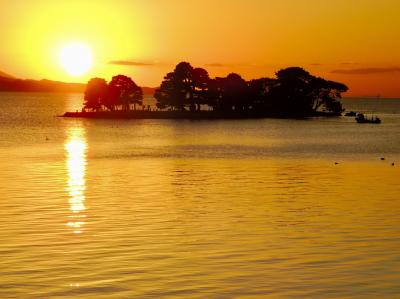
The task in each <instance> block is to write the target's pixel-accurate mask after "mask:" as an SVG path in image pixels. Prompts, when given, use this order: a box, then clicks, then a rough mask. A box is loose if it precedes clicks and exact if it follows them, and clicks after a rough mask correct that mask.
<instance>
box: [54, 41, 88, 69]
mask: <svg viewBox="0 0 400 299" xmlns="http://www.w3.org/2000/svg"><path fill="white" fill-rule="evenodd" d="M60 63H61V65H62V67H63V68H64V70H65V71H66V72H67V73H68V74H70V75H71V76H75V77H77V76H81V75H84V74H86V73H87V72H88V71H89V70H90V68H91V67H92V64H93V56H92V51H91V49H90V48H89V47H88V46H87V45H85V44H80V43H73V44H68V45H66V46H64V47H63V48H62V49H61V51H60Z"/></svg>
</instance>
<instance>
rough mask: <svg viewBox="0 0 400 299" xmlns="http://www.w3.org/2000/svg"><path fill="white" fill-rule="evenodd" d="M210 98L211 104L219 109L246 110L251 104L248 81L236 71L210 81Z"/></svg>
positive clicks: (226, 110) (215, 108)
mask: <svg viewBox="0 0 400 299" xmlns="http://www.w3.org/2000/svg"><path fill="white" fill-rule="evenodd" d="M208 99H209V104H210V105H211V106H213V108H214V110H218V111H225V112H229V111H232V110H235V111H244V110H247V109H248V107H249V106H250V105H249V102H248V86H247V83H246V81H245V80H244V79H242V77H240V75H238V74H235V73H232V74H229V75H228V76H227V77H225V78H219V77H217V78H215V79H214V80H212V81H210V82H209V89H208Z"/></svg>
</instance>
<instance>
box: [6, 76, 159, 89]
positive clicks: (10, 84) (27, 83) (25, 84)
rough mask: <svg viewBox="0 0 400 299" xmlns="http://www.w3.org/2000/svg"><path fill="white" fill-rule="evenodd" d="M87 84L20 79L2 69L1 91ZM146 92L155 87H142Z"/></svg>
mask: <svg viewBox="0 0 400 299" xmlns="http://www.w3.org/2000/svg"><path fill="white" fill-rule="evenodd" d="M85 89H86V84H83V83H67V82H60V81H53V80H47V79H43V80H32V79H19V78H15V77H13V76H12V75H9V74H7V73H5V72H2V71H0V91H10V92H84V91H85ZM142 90H143V93H144V94H153V93H154V90H155V89H154V88H151V87H142Z"/></svg>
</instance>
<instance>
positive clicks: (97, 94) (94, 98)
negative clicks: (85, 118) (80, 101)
mask: <svg viewBox="0 0 400 299" xmlns="http://www.w3.org/2000/svg"><path fill="white" fill-rule="evenodd" d="M107 88H108V86H107V82H106V80H104V79H101V78H92V79H90V80H89V82H88V84H87V85H86V90H85V96H84V105H83V107H84V109H91V110H95V111H99V110H100V109H101V107H102V104H103V102H104V100H105V98H106V97H107Z"/></svg>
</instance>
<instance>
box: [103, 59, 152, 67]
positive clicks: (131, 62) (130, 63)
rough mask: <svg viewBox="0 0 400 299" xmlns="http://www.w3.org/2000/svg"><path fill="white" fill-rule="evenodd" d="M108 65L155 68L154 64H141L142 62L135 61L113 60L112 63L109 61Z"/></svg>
mask: <svg viewBox="0 0 400 299" xmlns="http://www.w3.org/2000/svg"><path fill="white" fill-rule="evenodd" d="M108 64H112V65H126V66H153V65H154V63H148V62H140V61H133V60H112V61H109V62H108Z"/></svg>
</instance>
